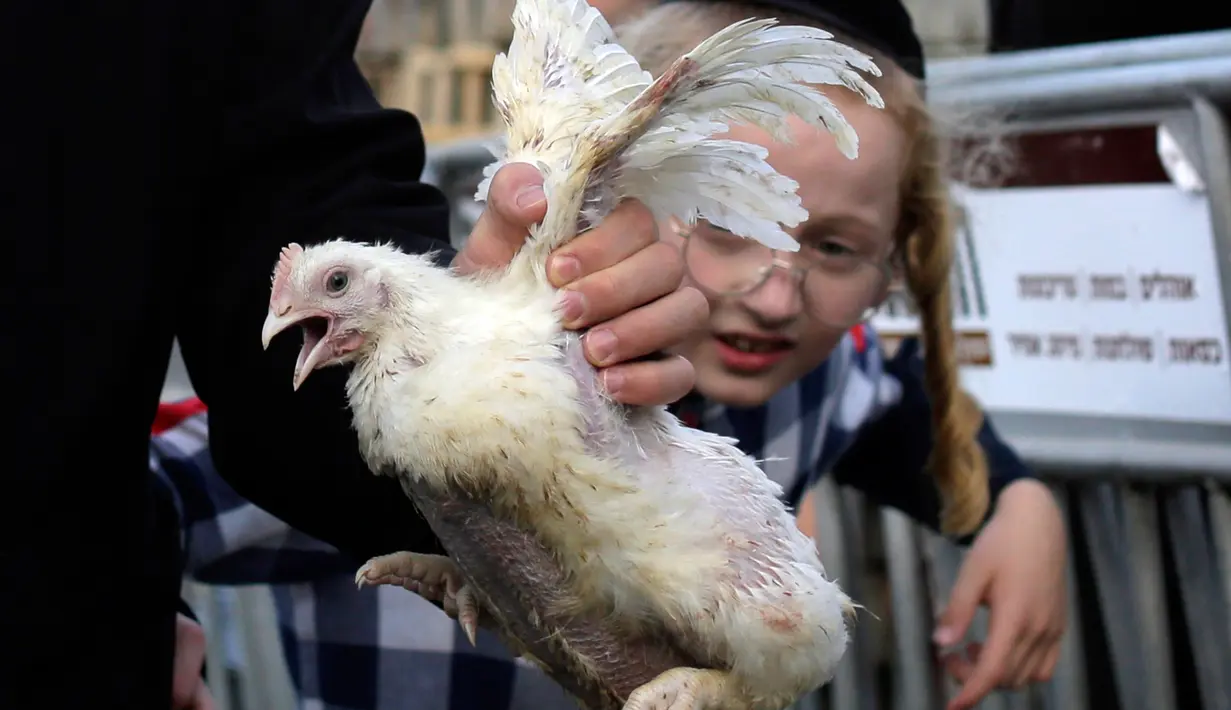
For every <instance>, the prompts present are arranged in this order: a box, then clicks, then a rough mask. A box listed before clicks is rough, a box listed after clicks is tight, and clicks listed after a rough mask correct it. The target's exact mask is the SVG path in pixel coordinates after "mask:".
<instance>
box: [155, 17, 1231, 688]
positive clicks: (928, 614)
mask: <svg viewBox="0 0 1231 710" xmlns="http://www.w3.org/2000/svg"><path fill="white" fill-rule="evenodd" d="M595 4H596V5H600V6H601V5H605V6H607V7H606V8H603V7H600V9H604V12H609V13H617V14H618V13H621V12H625V11H632V10H633V9H634V8H635V6H636V5H638V4H639V3H637V2H623V3H621V2H611V3H595ZM1028 4H1029V3H1019V4H1018V6H1017V7H1016V8H1013V7H1009V6H1008V5H1009V4H1008V3H1004V2H991V3H989V2H987V0H908V1H907V5H908V7H909V9H910V11H911V12H912V15H913V17H914V21H915V24H916V27H917V29H918V31H919V33H920V34H921V36H922V38H923V40H924V44H925V51H926V55H927V56H928V58H929V66H928V77H929V88H928V100H929V103H930V104H932V106H933V108H934V110H935V111H937V113H938V114H939V115H940V116H942V117H947V118H948V119H949V120H951V121H952V122H953V124H954V125H960V126H962V127H963V130H962V131H961V140H962V141H964V143H963V145H966V146H968V147H969V146H977V149H971V150H960V151H957V154H958V155H959V160H957V161H955V164H954V166H953V170H954V176H955V177H956V178H958V194H957V200H958V203H959V205H960V206H961V208H962V214H963V216H964V222H963V227H964V229H963V231H962V235H961V236H962V240H961V246H960V249H959V254H958V259H957V262H956V264H955V267H954V268H955V272H956V276H957V282H958V283H959V284H960V287H959V290H960V294H959V297H958V298H957V299H956V301H957V308H956V312H955V319H956V322H957V324H958V330H959V335H960V337H961V339H962V343H963V352H964V354H965V355H964V357H965V360H964V363H965V366H964V373H963V377H964V381H965V383H966V386H967V387H968V388H969V389H970V391H971V392H972V393H973V394H974V395H975V396H976V397H977V398H978V399H979V401H980V402H981V403H982V404H983V405H984V406H985V407H986V408H987V409H988V410H989V411H990V412H991V415H992V418H993V420H994V421H995V423H996V424H997V426H998V427H999V429H1000V431H1001V433H1002V434H1003V435H1004V436H1005V437H1006V438H1007V439H1008V440H1009V441H1010V442H1011V443H1012V444H1013V445H1014V446H1015V447H1016V448H1017V450H1018V451H1019V452H1021V454H1022V455H1023V456H1024V457H1025V458H1026V459H1027V460H1028V461H1029V463H1030V464H1031V465H1032V466H1033V467H1034V468H1035V469H1036V470H1037V471H1038V473H1039V475H1040V476H1041V477H1043V478H1044V479H1045V480H1046V481H1047V482H1048V483H1049V485H1051V486H1052V487H1053V490H1054V491H1055V492H1056V494H1057V496H1058V498H1059V500H1060V501H1061V503H1062V506H1063V508H1064V512H1065V516H1066V522H1067V525H1068V529H1069V530H1068V531H1069V536H1070V544H1071V555H1070V574H1069V577H1068V584H1069V588H1068V598H1069V603H1070V617H1069V618H1070V623H1069V629H1068V632H1067V635H1066V637H1065V640H1064V646H1063V649H1064V650H1063V654H1062V657H1061V660H1060V663H1059V666H1058V668H1057V671H1056V674H1055V677H1054V678H1053V679H1052V680H1051V681H1049V682H1047V683H1043V684H1039V685H1036V686H1033V687H1031V688H1029V689H1028V690H1027V691H1023V692H1020V693H997V694H995V695H994V696H993V697H992V698H990V699H988V700H987V701H985V702H984V703H983V704H982V705H981V707H984V708H998V709H1003V710H1010V709H1012V710H1018V709H1022V710H1024V709H1026V708H1054V709H1057V710H1067V709H1072V710H1079V709H1082V708H1125V709H1135V708H1140V709H1142V710H1146V709H1149V710H1162V709H1165V708H1182V709H1184V710H1190V709H1192V710H1198V709H1203V710H1215V709H1219V710H1231V612H1229V611H1228V600H1231V489H1229V487H1228V485H1229V482H1231V364H1229V360H1228V332H1229V330H1228V318H1227V313H1228V311H1229V310H1231V309H1229V307H1228V306H1229V304H1231V133H1229V132H1228V118H1227V115H1228V112H1227V107H1228V105H1231V103H1229V101H1228V100H1229V99H1231V29H1227V28H1228V27H1231V21H1228V20H1227V18H1226V14H1227V13H1226V10H1225V8H1227V7H1228V6H1231V3H1227V2H1225V1H1224V2H1221V4H1219V3H1212V4H1211V5H1210V7H1211V8H1215V9H1212V10H1210V11H1209V13H1207V14H1205V15H1203V16H1202V18H1201V19H1198V20H1194V24H1193V26H1179V27H1175V29H1174V30H1171V29H1169V28H1170V27H1171V25H1170V24H1168V20H1167V17H1168V15H1169V13H1171V12H1172V10H1175V12H1177V13H1180V14H1182V11H1184V8H1182V7H1180V6H1179V5H1176V6H1175V7H1174V8H1172V7H1171V4H1170V3H1168V4H1157V5H1155V4H1151V5H1150V6H1149V7H1148V9H1146V10H1143V11H1142V12H1143V15H1144V16H1152V19H1153V21H1154V22H1153V26H1154V28H1155V29H1152V30H1148V31H1145V32H1139V31H1136V30H1134V29H1132V28H1130V29H1122V27H1124V26H1127V25H1129V24H1131V23H1129V22H1127V21H1126V22H1124V23H1120V24H1116V23H1115V22H1112V21H1110V20H1109V21H1108V27H1107V28H1106V31H1103V32H1102V35H1101V36H1100V29H1099V26H1098V20H1097V18H1094V19H1090V20H1089V21H1088V22H1087V21H1086V20H1085V19H1082V18H1081V17H1080V12H1079V8H1077V6H1079V5H1080V4H1081V3H1074V8H1077V9H1074V11H1073V12H1074V13H1075V14H1074V15H1073V16H1072V17H1075V18H1076V19H1075V20H1073V21H1072V22H1071V23H1069V24H1067V25H1066V26H1065V27H1063V28H1062V27H1057V26H1054V25H1053V26H1052V28H1051V29H1052V30H1053V33H1052V34H1053V36H1052V38H1051V39H1049V38H1048V36H1047V34H1048V31H1047V28H1048V24H1047V23H1048V20H1047V17H1046V16H1045V11H1044V9H1039V10H1038V13H1037V17H1035V20H1036V21H1037V22H1036V30H1035V31H1034V34H1033V35H1030V36H1025V35H1029V33H1026V32H1024V31H1023V33H1021V34H1023V36H1016V37H1015V36H1014V28H1015V27H1016V28H1021V27H1024V26H1026V25H1029V23H1028V22H1026V21H1025V20H1021V19H1020V18H1021V17H1024V16H1026V15H1029V8H1028V7H1027V8H1025V9H1023V7H1024V6H1026V5H1028ZM512 5H513V1H512V0H454V1H453V2H445V1H443V0H376V2H375V3H374V5H373V7H372V10H371V14H370V15H369V18H368V23H367V25H366V27H365V30H364V33H363V36H362V39H361V43H360V47H359V51H358V54H357V59H358V61H359V64H360V66H361V67H362V69H363V71H364V73H365V74H366V76H367V77H368V78H369V80H370V82H371V83H372V86H373V87H374V89H375V91H376V92H377V95H378V96H379V97H380V98H381V100H382V101H383V102H384V103H385V104H387V105H389V106H395V107H398V108H403V109H406V110H408V111H411V112H413V113H414V114H415V115H416V116H418V117H419V119H420V121H421V122H422V125H423V128H424V131H425V133H426V136H427V140H428V143H429V148H430V161H429V166H428V173H427V175H426V176H425V178H426V179H427V180H429V181H431V182H434V183H436V184H438V185H440V186H441V187H442V188H443V189H444V190H445V191H446V192H447V193H448V194H449V196H450V199H451V200H452V203H453V206H454V238H455V240H457V241H459V242H460V240H461V239H463V238H464V236H465V235H466V234H467V233H468V232H469V229H470V226H471V225H472V224H473V221H474V219H475V218H476V217H477V215H478V213H479V210H480V208H479V206H477V205H476V204H475V203H474V202H473V199H472V197H473V194H474V189H475V186H476V184H477V182H478V174H479V171H480V170H481V168H482V167H483V166H484V165H485V164H486V163H487V162H488V161H489V159H490V156H489V154H488V153H487V152H486V150H485V149H484V148H483V147H482V144H483V141H484V140H485V139H487V138H490V137H491V136H493V135H494V134H496V133H497V132H498V130H499V127H498V126H497V125H496V124H495V123H494V121H495V117H494V116H493V112H492V110H491V105H490V97H489V92H490V86H489V70H490V66H491V62H492V58H493V57H494V56H495V54H496V53H497V52H499V51H501V50H502V49H503V48H504V47H505V46H506V44H507V42H508V39H509V36H510V32H511V29H510V25H509V15H510V12H511V9H512ZM1040 8H1042V5H1040ZM1217 8H1222V9H1217ZM1014 13H1016V15H1014ZM1218 13H1221V16H1216V15H1217V14H1218ZM1014 16H1016V17H1018V18H1019V19H1018V20H1016V21H1015V20H1013V19H1012V18H1013V17H1014ZM1177 22H1178V23H1179V24H1181V25H1182V24H1183V22H1182V21H1178V20H1177ZM1203 23H1204V24H1203ZM1143 24H1149V23H1143ZM1173 24H1174V23H1173ZM1111 25H1115V27H1111ZM1038 27H1042V28H1043V29H1041V30H1039V29H1037V28H1038ZM1082 32H1086V34H1087V36H1081V35H1082ZM1010 155H1011V156H1012V157H1011V158H1010V157H1007V156H1010ZM1140 186H1154V187H1155V188H1158V189H1157V190H1156V192H1152V193H1151V195H1152V197H1151V198H1150V199H1151V200H1152V201H1151V202H1149V205H1148V207H1149V208H1148V209H1140V207H1141V204H1142V203H1141V202H1140V200H1141V199H1142V198H1141V197H1140V196H1139V193H1137V192H1134V191H1133V189H1131V188H1133V187H1140ZM1030 187H1035V188H1047V190H1046V191H1043V192H1036V193H1034V194H1033V200H1032V201H1029V202H1023V201H1022V198H1021V196H1020V195H1021V193H1020V189H1021V188H1030ZM1015 190H1017V192H1015ZM1078 207H1080V209H1078ZM1027 215H1028V216H1029V219H1028V220H1025V221H1023V219H1022V217H1024V216H1027ZM1160 294H1162V295H1160ZM1167 294H1170V296H1168V295H1167ZM1163 301H1166V302H1167V303H1166V307H1162V306H1160V305H1159V304H1160V303H1161V302H1163ZM873 325H874V326H875V327H876V328H877V329H878V330H879V331H880V332H881V333H882V335H884V336H885V337H886V338H887V339H889V340H892V339H894V338H897V337H901V336H904V335H908V334H910V333H913V332H915V328H916V322H915V318H914V314H913V313H912V311H911V309H910V307H909V304H908V303H906V302H905V301H902V302H896V301H895V302H891V304H890V305H889V306H887V307H886V308H883V309H882V310H881V312H880V313H878V314H877V316H876V317H875V318H874V319H873ZM1077 342H1082V343H1087V344H1089V347H1086V348H1085V349H1084V350H1082V352H1081V354H1078V350H1077V348H1076V347H1075V346H1074V345H1073V344H1074V343H1077ZM1079 359H1080V360H1082V362H1081V363H1077V364H1075V361H1076V360H1079ZM1078 365H1080V366H1078ZM188 394H190V388H189V386H188V384H187V381H186V379H185V378H184V376H183V373H182V369H180V366H179V363H178V359H177V360H176V362H175V363H174V364H173V366H172V370H171V372H170V373H169V375H168V383H167V391H166V394H165V399H168V400H171V399H178V398H181V397H183V396H186V395H188ZM809 505H810V506H812V510H811V512H810V513H809V514H813V515H815V520H816V521H817V528H816V536H817V539H818V541H819V542H818V544H819V545H820V546H821V549H822V553H823V558H824V560H825V562H826V565H827V566H828V567H829V568H830V570H831V572H832V573H833V575H834V576H836V577H837V578H838V579H839V580H841V581H842V583H843V585H844V586H846V587H847V588H848V589H849V590H850V591H851V593H852V595H853V596H854V597H855V598H857V599H859V600H860V601H861V602H862V603H863V604H864V605H866V606H867V607H868V609H869V611H871V612H872V614H874V615H875V617H876V618H875V619H871V618H867V617H865V620H864V622H863V623H862V624H861V625H860V626H859V628H858V630H857V637H856V643H855V645H854V646H853V647H852V651H851V653H850V654H849V656H848V658H847V660H846V661H845V663H844V665H843V667H842V669H841V671H840V673H839V676H838V678H837V679H836V680H835V682H834V683H833V684H832V685H830V686H829V687H828V688H826V689H825V690H824V691H823V692H822V693H821V694H819V696H818V697H817V698H810V699H808V700H807V701H806V703H802V704H801V706H803V707H810V708H811V707H829V708H836V709H841V710H855V709H859V710H871V709H873V708H886V709H888V708H902V709H906V708H921V709H930V708H941V707H943V702H942V700H941V698H942V697H943V696H944V694H945V684H946V683H948V682H949V681H947V680H945V679H944V677H943V676H942V674H941V673H940V672H939V670H938V668H937V664H936V662H935V660H934V658H933V651H932V648H931V643H930V640H929V639H930V636H931V633H932V619H933V616H934V613H935V612H936V610H937V605H938V603H939V602H938V600H943V599H944V598H945V594H944V592H945V590H946V589H947V588H948V585H951V584H952V583H953V576H954V574H955V570H956V569H957V565H958V563H959V562H960V559H961V554H962V552H961V550H960V549H958V548H957V547H954V546H953V545H951V544H949V543H947V542H945V541H944V540H942V539H940V538H938V537H936V536H935V535H933V534H931V533H930V532H928V531H926V530H923V529H921V528H919V527H918V526H917V525H915V524H914V523H913V522H911V521H909V520H908V519H907V518H905V517H904V516H903V515H901V514H899V513H897V512H895V511H892V510H885V509H879V508H874V507H871V506H869V505H867V504H866V503H865V502H864V501H863V500H862V498H861V496H860V494H859V493H857V492H854V491H848V490H840V489H837V488H835V487H834V485H833V483H832V481H830V480H829V478H826V479H823V482H822V484H821V485H820V487H819V488H818V490H817V492H816V495H814V496H813V497H812V498H811V499H810V501H809ZM187 587H188V588H189V590H190V593H191V597H190V600H191V603H192V604H193V605H194V608H196V609H197V611H198V613H199V614H200V616H201V619H202V623H203V624H204V625H205V627H206V629H207V631H208V632H209V633H210V637H211V653H210V658H209V662H210V665H211V668H212V669H215V670H217V669H227V671H226V672H225V673H224V672H215V673H214V675H213V684H214V687H215V689H216V691H215V694H216V697H217V698H218V700H219V705H220V708H222V710H237V709H240V708H242V709H243V710H262V709H266V708H268V709H269V710H289V709H290V708H293V707H298V705H297V704H296V700H295V695H294V693H293V692H292V690H291V685H290V682H289V676H288V673H287V668H286V664H285V662H284V660H283V654H282V651H281V649H280V645H279V640H278V636H277V631H276V628H275V624H274V621H273V619H274V612H273V602H272V597H271V591H270V590H269V589H268V588H265V587H262V586H246V587H222V586H216V585H204V584H200V583H198V582H195V581H192V580H190V581H189V582H187ZM978 623H980V622H976V625H977V624H978ZM305 707H315V706H305ZM406 707H407V708H414V707H416V705H414V704H413V703H408V705H407V706H406ZM425 707H426V706H425ZM476 710H481V709H479V708H476Z"/></svg>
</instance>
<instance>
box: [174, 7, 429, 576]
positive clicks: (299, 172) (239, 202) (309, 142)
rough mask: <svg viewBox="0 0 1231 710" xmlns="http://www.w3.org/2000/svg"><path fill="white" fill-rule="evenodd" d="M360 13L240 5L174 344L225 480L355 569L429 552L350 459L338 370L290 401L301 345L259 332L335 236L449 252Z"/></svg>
mask: <svg viewBox="0 0 1231 710" xmlns="http://www.w3.org/2000/svg"><path fill="white" fill-rule="evenodd" d="M367 5H368V3H367V2H332V3H322V2H312V1H306V0H295V1H294V2H290V1H287V2H277V1H275V2H260V3H246V4H243V6H242V7H241V8H240V9H239V10H237V12H239V13H240V15H239V16H238V17H235V18H232V23H233V26H234V28H235V31H234V33H233V39H232V45H231V46H230V47H228V48H227V57H228V62H229V64H228V65H227V71H226V73H225V82H226V91H227V103H226V107H225V110H224V111H222V113H221V116H220V126H221V134H220V135H219V136H217V146H218V154H217V155H216V156H213V157H212V161H210V162H208V164H209V165H211V166H212V171H211V173H210V176H211V177H210V180H209V183H210V184H208V185H206V187H205V195H206V197H204V198H203V199H202V203H201V206H200V208H199V212H200V215H201V220H202V224H204V225H206V226H205V227H204V228H202V229H201V230H200V235H199V237H198V240H199V241H198V243H199V245H200V246H199V248H198V249H197V250H196V256H195V257H193V258H191V259H190V260H191V261H192V262H193V263H192V264H191V265H190V266H189V271H190V273H191V274H192V276H193V279H194V280H193V283H192V284H190V285H189V286H186V288H185V292H186V293H191V297H190V298H189V301H188V303H186V304H185V307H184V308H183V309H182V310H181V317H180V319H179V321H178V329H177V332H178V337H179V339H180V343H181V348H182V350H183V354H184V360H185V364H186V366H187V368H188V371H189V374H190V376H191V378H192V383H193V386H194V388H195V389H196V391H197V393H198V394H199V396H200V397H201V398H202V400H203V401H205V403H206V404H207V406H208V407H209V412H210V414H209V417H210V449H211V453H212V455H213V457H214V462H215V464H216V466H217V468H218V471H219V473H220V474H221V475H222V476H223V477H224V478H226V480H227V481H228V482H229V483H230V484H231V485H232V486H233V487H234V488H235V489H236V491H237V492H239V493H240V494H241V495H243V496H244V497H246V498H248V499H249V500H251V501H252V502H254V503H256V504H257V505H259V506H261V507H262V508H264V509H266V510H268V511H269V512H270V513H272V514H274V515H276V516H278V517H279V518H281V519H282V520H284V521H286V522H287V523H289V524H291V525H292V526H294V527H296V528H298V529H300V530H302V531H304V532H306V533H308V534H310V535H312V536H314V537H317V538H319V539H321V540H324V541H326V542H328V543H330V544H333V545H335V546H336V547H338V548H339V549H340V550H342V551H343V552H345V553H348V554H350V555H352V556H354V557H355V558H356V559H357V560H361V559H364V558H367V557H369V556H372V555H376V554H384V553H388V552H391V551H395V550H413V551H420V552H432V551H438V550H439V549H440V548H439V543H438V541H436V539H435V537H434V536H433V535H432V533H431V531H430V529H429V528H428V527H427V525H426V523H425V522H424V521H423V519H422V518H421V517H420V516H419V515H418V513H417V511H415V509H414V508H413V506H412V504H411V502H410V501H409V499H408V498H407V497H406V496H405V495H404V494H403V493H402V491H401V488H400V486H399V485H398V483H397V482H396V481H395V480H394V479H391V478H388V477H378V476H376V475H374V474H373V473H372V472H371V471H369V469H368V468H367V467H366V466H365V465H364V463H363V461H362V460H361V458H360V456H359V453H358V444H357V439H356V434H355V432H354V430H353V429H352V426H351V418H350V413H349V411H348V409H347V406H346V401H345V397H344V381H345V377H346V374H347V373H346V370H345V369H343V368H337V367H335V368H328V369H325V370H322V371H320V372H317V373H314V374H313V376H312V377H311V378H310V379H309V380H308V381H307V382H306V383H305V385H304V386H303V387H302V388H301V389H300V390H299V392H294V391H293V390H292V387H291V378H292V369H293V365H294V361H295V357H296V353H297V351H298V348H299V343H298V342H297V341H298V339H297V338H296V337H294V336H293V335H290V334H288V335H287V336H286V337H281V338H278V339H276V340H275V341H274V343H273V344H272V345H271V347H270V349H269V351H268V352H265V351H263V350H262V348H261V342H260V331H261V325H262V322H263V320H264V318H265V313H266V310H267V307H268V304H269V287H270V276H271V273H272V269H273V266H274V263H275V262H276V260H277V256H278V253H279V250H280V249H281V248H282V247H283V246H284V245H286V244H287V243H289V242H292V241H295V242H299V243H302V244H305V245H306V244H311V243H314V242H319V241H323V240H326V239H332V238H336V237H345V238H348V239H352V240H360V241H370V240H382V241H386V240H387V241H392V242H395V243H397V244H398V245H399V246H400V247H401V248H402V249H403V250H405V251H408V252H420V253H423V252H428V251H434V250H440V251H439V253H440V259H441V260H442V262H447V261H448V260H450V259H451V258H452V251H451V250H450V249H449V246H448V243H447V239H448V233H447V229H448V226H447V225H448V221H447V206H446V202H445V199H444V197H443V195H442V194H441V193H440V192H439V191H438V190H436V189H435V188H433V187H431V186H428V185H425V184H423V183H421V182H420V180H419V178H420V173H421V171H422V169H423V165H424V159H425V155H424V142H423V136H422V133H421V131H420V127H419V124H418V122H417V121H416V120H415V118H414V117H413V116H411V115H409V114H407V113H405V112H402V111H393V110H385V109H382V108H381V107H380V106H379V105H378V103H377V102H376V100H375V99H374V97H373V95H372V92H371V90H370V89H369V87H368V85H367V83H366V82H365V81H364V79H363V77H362V75H361V74H360V72H359V71H358V69H357V67H356V65H355V63H354V61H353V59H352V57H353V52H354V46H355V42H356V38H357V35H358V30H359V27H360V24H361V22H362V19H363V16H364V14H365V13H366V10H367Z"/></svg>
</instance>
